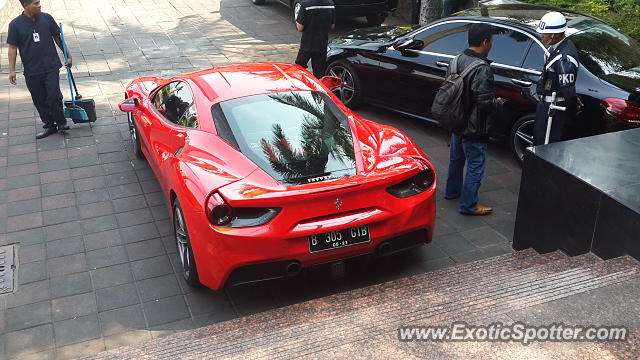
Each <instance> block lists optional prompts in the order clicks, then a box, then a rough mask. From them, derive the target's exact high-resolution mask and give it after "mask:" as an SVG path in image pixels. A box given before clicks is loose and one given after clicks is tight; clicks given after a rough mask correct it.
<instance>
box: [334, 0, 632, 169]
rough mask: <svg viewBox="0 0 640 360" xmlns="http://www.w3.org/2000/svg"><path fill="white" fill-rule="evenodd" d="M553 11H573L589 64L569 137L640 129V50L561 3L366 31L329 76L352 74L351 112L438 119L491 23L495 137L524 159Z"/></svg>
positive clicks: (337, 53) (342, 52)
mask: <svg viewBox="0 0 640 360" xmlns="http://www.w3.org/2000/svg"><path fill="white" fill-rule="evenodd" d="M548 11H561V12H562V13H563V14H564V15H565V17H566V18H567V22H568V24H567V26H568V29H567V36H568V38H569V39H571V40H572V41H573V42H574V44H575V45H576V47H577V49H578V54H579V58H580V59H579V61H580V69H579V73H578V79H577V82H576V90H577V92H578V96H579V97H580V100H581V101H582V103H583V104H584V108H583V109H582V112H580V113H579V114H578V115H577V116H576V118H575V119H574V120H573V121H571V122H570V123H569V124H567V125H566V127H565V137H566V138H567V139H571V138H577V137H583V136H589V135H595V134H601V133H606V132H611V131H617V130H624V129H629V128H634V127H638V126H640V44H638V42H637V41H635V40H634V39H632V38H630V37H628V36H626V35H624V34H621V33H619V32H618V31H616V30H615V29H613V28H611V27H610V26H608V25H607V24H605V23H603V22H602V21H600V20H598V19H596V18H593V17H590V16H588V15H583V14H580V13H577V12H572V11H566V10H561V9H557V8H553V7H543V6H536V5H529V4H504V5H491V6H488V7H487V8H486V14H487V16H481V11H480V9H478V8H476V9H469V10H467V11H463V12H459V13H456V15H455V16H453V17H448V18H445V19H441V20H439V21H436V22H433V23H431V24H427V25H424V26H422V27H418V26H382V27H376V28H368V29H358V30H355V31H352V32H350V33H347V34H345V35H343V36H340V37H338V38H335V39H333V40H332V41H331V43H330V44H329V49H328V55H327V56H328V59H327V63H328V67H327V69H328V70H327V71H328V72H333V74H335V76H340V77H342V76H341V75H340V74H339V73H340V70H341V69H348V70H349V71H348V72H349V75H350V77H351V78H353V82H352V83H353V84H355V85H356V86H355V87H354V91H353V93H355V94H357V95H358V96H357V98H356V100H357V101H355V102H354V101H353V100H350V99H349V98H348V97H345V95H346V94H345V95H343V94H341V93H340V94H339V95H340V96H341V98H343V101H344V102H345V104H346V105H347V106H356V105H358V104H359V103H361V102H364V103H370V104H374V105H377V106H381V107H384V108H388V109H391V110H394V111H397V112H400V113H403V114H407V115H410V116H413V117H416V118H420V119H423V120H426V121H429V122H435V121H434V120H433V118H432V116H431V113H430V109H431V104H432V102H433V97H434V96H435V93H436V92H437V90H438V88H439V86H440V84H441V83H442V81H443V79H444V75H445V73H446V70H447V68H448V66H449V62H450V61H451V59H453V58H454V57H455V56H456V55H457V54H459V53H461V52H462V51H463V50H464V49H466V48H467V47H468V44H467V31H468V28H469V26H470V25H471V24H473V23H488V24H491V25H492V26H493V27H494V29H495V31H494V36H493V47H492V49H491V52H490V53H489V56H488V57H489V59H490V60H492V63H491V67H492V68H493V70H494V77H495V89H496V95H497V96H500V97H503V98H505V99H507V102H506V104H505V106H504V107H503V109H502V111H500V112H499V113H498V114H496V117H495V118H494V120H493V123H492V127H491V128H490V129H489V132H490V136H491V137H492V139H494V140H497V141H503V142H504V143H506V144H508V145H509V147H510V148H511V149H512V150H513V153H514V155H515V156H516V158H517V159H518V160H520V161H522V160H523V157H524V154H525V149H526V148H527V147H529V146H531V145H532V143H533V123H534V122H533V120H534V118H535V111H536V105H537V100H536V99H535V97H534V94H535V86H536V83H537V81H538V80H539V78H540V74H541V70H542V66H543V64H544V57H545V54H546V53H547V50H546V48H545V46H544V45H543V44H542V42H541V41H540V38H539V36H538V34H537V33H536V31H535V26H536V25H537V22H538V21H539V19H540V18H541V17H542V15H544V14H545V13H547V12H548ZM484 13H485V11H484V10H483V14H484ZM343 80H344V79H343Z"/></svg>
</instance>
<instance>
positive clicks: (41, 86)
mask: <svg viewBox="0 0 640 360" xmlns="http://www.w3.org/2000/svg"><path fill="white" fill-rule="evenodd" d="M25 80H26V83H27V89H29V92H30V93H31V100H33V105H35V106H36V110H38V114H40V119H41V120H42V122H43V123H44V126H43V127H44V128H49V127H52V126H54V127H56V126H57V127H62V126H64V125H66V123H67V120H66V119H65V118H64V109H63V105H62V92H61V91H60V74H59V73H58V70H54V71H49V72H47V73H44V74H39V75H31V76H25Z"/></svg>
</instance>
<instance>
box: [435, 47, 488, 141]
mask: <svg viewBox="0 0 640 360" xmlns="http://www.w3.org/2000/svg"><path fill="white" fill-rule="evenodd" d="M459 57H460V55H458V56H456V57H455V58H453V60H451V64H450V65H449V71H448V74H447V76H446V77H445V79H444V81H443V82H442V85H440V88H439V89H438V92H437V93H436V96H435V98H434V99H433V105H431V113H432V114H433V117H434V118H435V119H436V120H437V121H438V123H439V124H440V126H442V127H443V128H445V129H447V130H449V131H451V132H453V133H459V132H461V131H463V130H464V129H465V127H466V126H467V111H466V110H467V109H466V108H467V106H466V100H465V99H464V94H465V91H464V84H465V77H466V76H467V75H469V74H470V73H471V72H472V71H473V70H475V69H476V68H477V67H478V66H480V65H482V64H486V63H485V62H484V61H482V60H477V61H474V62H473V63H471V64H470V65H469V66H467V68H466V69H464V71H463V72H462V73H460V74H458V58H459Z"/></svg>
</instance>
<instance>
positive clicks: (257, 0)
mask: <svg viewBox="0 0 640 360" xmlns="http://www.w3.org/2000/svg"><path fill="white" fill-rule="evenodd" d="M251 1H252V2H253V3H254V4H256V5H264V2H265V0H251Z"/></svg>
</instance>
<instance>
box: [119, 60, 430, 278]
mask: <svg viewBox="0 0 640 360" xmlns="http://www.w3.org/2000/svg"><path fill="white" fill-rule="evenodd" d="M339 86H343V85H342V82H341V80H340V79H339V78H335V77H324V78H322V79H321V80H318V79H316V78H315V77H313V75H311V74H310V73H309V72H307V71H306V70H305V69H303V68H301V67H299V66H297V65H293V64H285V63H256V64H237V65H226V66H219V67H215V68H212V69H207V70H202V71H198V72H193V73H189V74H183V75H179V76H175V77H172V78H161V77H141V78H138V79H135V80H133V81H132V82H131V83H130V84H129V86H128V87H127V90H126V94H125V100H124V101H123V102H122V103H120V105H119V107H120V110H121V111H123V112H127V113H128V115H129V128H130V132H131V139H132V141H133V144H134V151H135V153H136V155H137V156H139V157H146V159H147V160H148V162H149V164H150V166H151V168H152V169H153V171H154V173H155V175H156V177H157V178H158V181H159V182H160V185H161V186H162V188H163V190H164V192H165V195H166V198H167V203H168V204H169V206H170V207H171V209H172V212H173V223H174V231H175V238H176V242H177V246H178V251H179V255H180V259H181V261H182V268H183V276H184V278H185V279H186V281H187V282H188V283H189V284H192V285H196V284H198V283H202V284H204V285H206V286H207V287H210V288H212V289H219V288H221V287H222V286H224V285H225V284H238V283H244V282H251V281H258V280H265V279H272V278H278V277H285V276H292V275H295V274H297V273H298V272H300V270H301V269H302V268H304V267H308V266H313V265H317V264H321V263H326V262H332V261H336V260H340V259H345V258H349V257H355V256H359V255H363V254H371V253H374V254H388V253H392V252H396V251H399V250H404V249H408V248H411V247H413V246H417V245H420V244H424V243H426V242H429V241H430V240H431V235H432V232H433V224H434V218H435V199H434V193H435V187H436V178H435V172H434V167H433V166H432V165H431V164H430V163H429V161H428V160H427V158H426V156H425V155H424V154H423V153H422V151H420V149H419V148H418V146H416V144H415V143H413V141H411V139H409V138H408V137H407V136H406V135H404V134H403V133H401V132H400V131H398V130H397V129H395V128H392V127H389V126H383V125H380V124H377V123H374V122H372V121H369V120H367V119H364V118H362V117H360V116H359V115H358V114H356V113H354V112H352V111H351V110H349V108H347V107H346V106H344V105H343V104H342V103H341V102H340V100H339V99H338V98H337V97H336V96H334V94H333V93H332V92H331V90H330V88H336V87H339Z"/></svg>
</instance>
